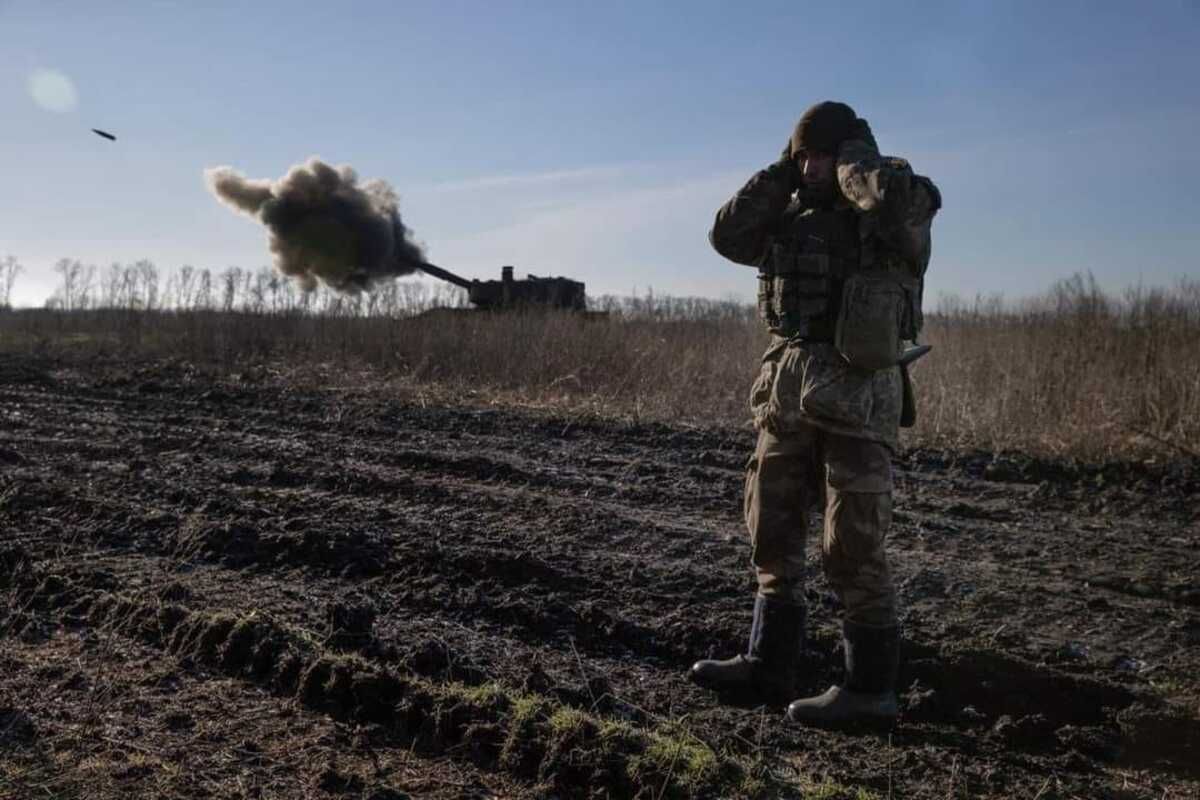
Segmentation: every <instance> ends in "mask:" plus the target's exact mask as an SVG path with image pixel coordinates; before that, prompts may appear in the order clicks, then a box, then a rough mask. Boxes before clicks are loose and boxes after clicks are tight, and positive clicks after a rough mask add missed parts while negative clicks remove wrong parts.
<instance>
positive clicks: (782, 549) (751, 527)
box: [744, 426, 824, 606]
mask: <svg viewBox="0 0 1200 800" xmlns="http://www.w3.org/2000/svg"><path fill="white" fill-rule="evenodd" d="M820 433H821V432H820V431H818V430H817V429H815V428H810V427H807V426H805V427H804V428H802V429H801V430H799V431H797V432H795V433H789V434H784V435H782V436H780V435H776V434H773V433H771V432H770V431H762V432H760V433H759V435H758V445H757V446H756V447H755V449H754V457H753V458H752V459H751V461H750V464H749V466H748V467H747V470H746V487H745V495H744V503H745V509H744V510H745V517H746V529H747V531H748V532H749V534H750V562H751V564H753V565H754V571H755V575H756V577H757V578H758V593H759V594H760V595H762V596H764V597H769V598H772V599H777V600H780V601H784V602H789V603H792V604H793V605H801V606H802V605H804V584H805V580H804V579H805V544H806V542H807V538H808V518H809V516H810V514H811V513H812V512H813V511H814V510H815V509H817V508H818V503H819V502H820V500H821V492H822V482H823V479H824V474H823V473H824V469H823V463H822V457H821V451H820V438H821V437H820Z"/></svg>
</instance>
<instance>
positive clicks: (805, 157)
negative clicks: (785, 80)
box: [791, 100, 858, 190]
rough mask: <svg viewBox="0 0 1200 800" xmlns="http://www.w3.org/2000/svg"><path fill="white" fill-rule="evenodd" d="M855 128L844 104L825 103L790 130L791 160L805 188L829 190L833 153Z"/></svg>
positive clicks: (853, 116) (855, 122) (855, 118)
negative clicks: (794, 163)
mask: <svg viewBox="0 0 1200 800" xmlns="http://www.w3.org/2000/svg"><path fill="white" fill-rule="evenodd" d="M857 127H858V115H857V114H855V113H854V109H852V108H850V106H848V105H846V104H845V103H835V102H833V101H830V100H826V101H825V102H822V103H817V104H816V105H815V106H812V107H811V108H809V109H808V110H807V111H805V112H804V113H803V114H802V115H801V116H800V121H799V122H797V123H796V127H795V129H794V130H793V131H792V139H791V149H792V158H793V159H794V160H795V162H796V167H797V168H798V169H799V171H800V176H801V179H802V180H803V181H804V185H805V186H806V187H807V188H809V189H817V190H821V189H828V190H832V189H833V185H834V179H835V177H836V176H835V169H834V167H835V162H836V161H837V151H838V148H839V147H840V146H841V144H842V142H844V141H846V140H847V139H849V138H851V137H852V136H853V135H854V133H855V131H856V130H857Z"/></svg>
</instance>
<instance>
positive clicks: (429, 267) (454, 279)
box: [417, 261, 471, 289]
mask: <svg viewBox="0 0 1200 800" xmlns="http://www.w3.org/2000/svg"><path fill="white" fill-rule="evenodd" d="M417 267H418V268H419V269H420V270H421V271H422V272H424V273H426V274H427V275H432V276H433V277H435V278H441V279H442V280H444V281H447V282H449V283H453V284H454V285H455V286H461V287H462V288H464V289H470V288H471V281H469V280H467V279H466V278H460V277H459V276H458V275H455V274H454V273H453V272H450V271H448V270H444V269H442V268H441V267H439V266H436V265H434V264H428V263H426V262H424V261H422V262H421V263H419V264H417Z"/></svg>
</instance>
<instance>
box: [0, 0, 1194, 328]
mask: <svg viewBox="0 0 1200 800" xmlns="http://www.w3.org/2000/svg"><path fill="white" fill-rule="evenodd" d="M1198 53H1200V3H1198V2H1196V0H1172V1H1167V0H1164V1H1163V2H1147V3H1140V4H1134V3H1131V2H1120V3H1118V2H1112V3H1108V2H1079V3H1075V2H1052V3H1045V2H1043V3H1018V2H925V3H909V4H895V3H888V4H878V5H875V4H867V3H858V4H855V5H854V6H853V7H852V8H851V9H849V10H848V9H846V8H843V7H842V6H841V4H837V3H829V2H821V3H797V2H793V3H751V2H745V3H737V4H735V3H729V2H689V3H682V2H680V3H665V2H659V3H655V2H630V3H625V2H605V3H583V2H525V3H517V2H489V3H482V2H478V3H474V2H437V3H432V2H431V3H399V2H350V3H343V4H332V3H329V4H315V5H314V6H313V7H308V6H301V5H300V4H298V3H277V2H266V1H265V0H264V1H262V2H256V3H253V4H248V3H236V4H235V3H220V2H211V3H203V4H201V3H188V2H165V1H164V2H144V3H136V2H120V3H118V2H108V3H84V2H81V1H80V2H54V1H53V0H8V1H7V2H6V1H5V0H0V110H2V118H3V124H0V180H2V187H3V189H4V190H3V191H0V256H3V255H6V254H12V255H15V256H17V257H18V258H19V259H20V260H21V261H22V262H23V263H24V264H25V265H26V272H25V273H24V274H23V275H22V276H21V277H20V279H19V280H18V282H17V285H16V295H17V297H16V298H15V299H16V300H17V301H18V302H19V303H21V304H35V303H40V302H41V301H42V300H43V299H44V298H45V297H46V295H48V294H49V292H50V291H51V290H52V288H53V286H54V278H55V276H54V274H53V271H52V265H53V264H54V262H55V261H56V260H57V259H59V258H62V257H70V258H78V259H81V260H83V261H85V262H92V263H96V264H99V265H102V266H103V265H107V264H109V263H111V262H114V261H121V262H127V261H133V260H136V259H140V258H149V259H151V260H153V261H155V262H156V263H157V264H158V265H159V266H160V268H164V269H165V268H172V267H176V266H179V265H181V264H185V263H186V264H192V265H195V266H197V267H210V268H214V269H223V268H224V267H226V266H229V265H240V266H243V267H258V266H261V265H265V264H267V263H269V256H268V253H267V250H266V243H265V235H264V232H263V231H262V230H261V229H260V228H259V227H258V226H257V225H256V224H255V223H254V222H253V221H252V220H249V219H248V218H245V217H242V216H238V215H235V214H233V213H231V212H230V211H229V210H228V209H227V208H225V207H224V206H221V205H219V204H218V203H217V202H216V201H215V200H214V199H213V198H212V196H211V195H209V194H208V192H207V190H206V188H205V184H204V181H203V175H202V173H203V170H204V169H205V168H206V167H211V166H216V165H222V164H228V165H231V166H233V167H235V168H237V169H238V170H240V171H242V172H244V173H246V174H247V175H250V176H252V177H270V178H275V177H279V176H281V175H282V174H283V173H284V172H285V171H286V170H287V168H288V167H289V166H290V165H292V164H294V163H296V162H299V161H302V160H303V159H305V158H307V157H309V156H312V155H318V156H320V157H322V158H324V159H325V160H327V161H330V162H333V163H349V164H351V165H353V166H354V167H355V168H356V169H357V170H358V172H359V174H360V175H362V176H363V177H364V178H372V177H379V178H384V179H386V180H388V181H389V182H390V183H391V184H392V185H393V186H394V187H395V188H396V189H397V191H398V192H399V193H400V196H401V211H402V213H403V215H404V218H405V221H406V222H407V223H408V224H409V225H410V227H411V228H413V230H414V231H415V233H416V236H417V238H418V239H419V240H421V241H422V242H423V243H425V244H426V246H427V247H428V254H429V257H430V260H431V261H433V262H434V263H437V264H440V265H442V266H444V267H446V268H448V269H451V270H453V271H456V272H459V273H460V274H463V275H465V276H468V277H478V278H491V277H496V276H497V275H498V273H499V268H500V266H501V265H502V264H515V265H517V272H518V273H519V274H521V273H524V272H531V273H535V274H561V275H568V276H571V277H575V278H577V279H580V280H583V281H585V282H586V283H587V285H588V290H589V293H592V294H602V293H616V294H629V293H631V292H635V291H636V292H639V293H640V292H644V291H645V290H646V289H647V288H649V287H652V288H653V289H654V291H655V292H657V293H666V294H677V295H703V296H709V297H715V298H722V297H729V296H738V297H741V298H746V299H748V298H750V297H751V295H752V293H753V291H754V279H753V272H752V270H750V269H748V268H745V267H738V266H736V265H733V264H730V263H728V262H725V261H723V260H722V259H721V258H720V257H719V256H717V255H716V254H715V253H714V252H712V250H711V249H710V248H709V246H708V243H707V240H706V232H707V229H708V227H709V225H710V224H711V221H712V216H713V213H714V212H715V210H716V208H717V207H718V206H719V205H720V204H721V203H722V202H724V200H725V199H726V198H727V197H728V196H729V195H730V194H732V193H733V192H734V191H735V190H736V189H737V188H738V187H739V186H740V185H741V183H742V182H743V181H744V180H745V179H746V178H747V177H749V175H750V174H751V173H752V172H753V171H754V170H756V169H758V168H760V167H761V166H764V165H765V164H767V163H769V162H770V161H772V160H774V159H775V158H776V157H777V155H778V153H779V150H780V149H781V147H782V145H783V142H784V140H785V139H786V137H787V135H788V134H789V132H790V130H791V127H792V125H793V123H794V122H795V119H796V117H797V116H798V115H799V114H800V113H801V112H802V111H803V109H804V108H805V107H807V106H808V105H809V104H811V103H812V102H815V101H817V100H823V99H839V100H843V101H846V102H848V103H850V104H851V105H852V106H854V107H855V109H856V110H858V112H859V113H860V114H861V115H862V116H864V117H866V118H867V119H868V120H869V121H870V122H871V124H872V126H873V128H874V130H875V133H876V136H877V138H878V139H879V142H880V145H881V148H882V149H883V150H884V151H886V152H889V153H892V154H895V155H901V156H904V157H906V158H908V159H909V160H910V161H911V162H912V164H913V166H914V168H915V169H916V170H917V171H918V172H921V173H924V174H927V175H929V176H930V177H932V178H933V179H934V180H935V181H936V182H937V183H938V185H939V187H940V188H941V190H942V193H943V196H944V198H945V208H944V209H943V211H942V213H941V214H940V215H939V216H938V219H937V220H936V222H935V225H934V259H933V263H932V266H931V268H930V273H929V276H928V283H929V288H928V289H927V292H926V297H927V298H930V297H936V296H937V294H938V293H940V292H946V293H956V294H961V295H967V296H970V295H973V294H975V293H976V292H984V293H992V292H1003V293H1005V294H1006V295H1008V296H1021V295H1027V294H1033V293H1036V292H1038V291H1040V290H1042V289H1044V288H1046V287H1048V286H1049V285H1050V284H1051V283H1052V282H1053V281H1054V280H1055V279H1057V278H1060V277H1065V276H1067V275H1070V274H1071V273H1073V272H1076V271H1083V270H1091V271H1092V272H1093V273H1094V274H1095V275H1096V277H1097V278H1098V279H1099V280H1100V282H1101V283H1102V284H1103V285H1105V286H1109V287H1113V288H1118V287H1123V286H1125V285H1128V284H1131V283H1137V282H1142V283H1145V284H1154V285H1158V284H1170V283H1173V282H1174V281H1175V280H1177V279H1178V278H1180V277H1192V278H1197V277H1200V263H1198V261H1197V253H1200V192H1198V188H1197V187H1198V186H1200V181H1198V180H1197V179H1198V178H1200V147H1198V145H1197V143H1198V142H1200V87H1198V81H1197V76H1200V55H1198ZM38 70H54V71H57V72H59V73H61V74H63V75H65V76H67V77H68V78H69V79H70V80H71V81H72V83H73V84H74V86H75V88H76V91H77V104H76V105H75V107H74V109H73V110H70V111H52V110H47V109H46V108H44V107H42V106H39V105H38V103H36V102H35V101H34V98H33V96H32V95H31V91H30V81H31V77H32V76H33V75H34V74H35V72H37V71H38ZM93 127H97V128H103V129H106V130H110V131H112V132H113V133H115V134H117V135H118V137H119V139H118V141H117V142H108V141H106V140H103V139H100V138H99V137H96V136H94V135H92V134H91V133H90V131H89V128H93Z"/></svg>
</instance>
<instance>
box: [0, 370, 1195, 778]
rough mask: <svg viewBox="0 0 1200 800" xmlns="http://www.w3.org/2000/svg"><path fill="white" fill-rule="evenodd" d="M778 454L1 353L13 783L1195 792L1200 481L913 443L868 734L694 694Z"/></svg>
mask: <svg viewBox="0 0 1200 800" xmlns="http://www.w3.org/2000/svg"><path fill="white" fill-rule="evenodd" d="M752 444H753V434H752V432H751V431H750V430H749V429H748V428H712V429H698V428H694V427H683V426H669V425H662V424H630V423H628V422H622V421H606V420H599V419H595V418H591V417H584V416H571V415H569V414H562V413H548V412H543V411H535V410H522V409H513V408H493V407H487V406H486V405H484V404H483V402H482V399H481V398H479V397H473V398H471V397H468V398H465V399H464V400H462V401H461V402H457V403H450V402H447V400H446V398H445V397H444V396H443V397H438V396H436V395H430V394H427V393H424V392H423V391H421V390H416V389H413V388H411V387H409V388H404V387H398V386H389V385H385V384H384V383H383V382H381V381H379V380H378V379H377V378H372V377H370V376H346V375H342V374H339V373H337V372H336V371H329V372H328V373H327V374H324V375H322V374H309V375H308V376H307V377H306V378H304V379H299V378H297V377H295V376H287V375H284V374H282V373H280V372H278V371H273V370H271V369H268V368H265V367H256V368H252V369H247V370H245V371H243V372H240V373H235V374H224V375H221V376H217V375H215V374H214V373H210V372H207V371H205V370H203V369H199V368H196V367H194V366H191V365H189V364H185V363H179V362H170V363H154V364H142V365H138V364H127V363H103V364H90V365H83V364H69V363H65V362H61V361H58V362H52V361H37V360H31V359H28V358H16V357H11V356H9V357H5V356H0V597H2V601H0V797H3V798H9V797H13V798H17V797H21V798H24V797H105V798H108V797H114V798H115V797H170V798H184V797H187V798H191V797H212V798H234V797H246V798H251V797H253V798H268V797H271V798H298V797H314V798H315V797H341V798H346V797H362V798H373V799H374V800H387V799H388V798H393V799H394V798H403V797H431V798H458V797H481V798H482V797H552V796H558V797H625V796H640V797H646V798H658V797H687V796H699V797H723V796H724V797H734V796H746V795H751V794H757V795H758V796H762V797H823V798H836V797H846V798H867V797H878V798H885V797H907V798H953V797H972V798H974V797H985V798H991V797H994V798H1001V797H1003V798H1010V797H1014V798H1016V797H1021V798H1039V800H1044V799H1047V798H1075V797H1077V798H1140V797H1146V798H1193V797H1200V722H1198V721H1197V715H1198V711H1200V709H1198V702H1200V700H1198V698H1200V677H1197V676H1198V675H1200V549H1198V545H1200V501H1198V500H1197V497H1198V494H1197V490H1198V489H1200V470H1198V469H1197V468H1196V465H1194V464H1189V463H1188V462H1186V461H1179V460H1175V461H1171V460H1169V459H1165V460H1163V461H1162V462H1160V463H1150V464H1147V463H1140V464H1109V465H1104V466H1080V465H1077V464H1072V463H1069V462H1063V461H1045V460H1042V461H1039V460H1035V459H1031V458H1023V457H1019V456H1013V455H1008V456H1001V457H996V456H993V455H990V454H983V453H951V452H931V451H922V450H913V451H909V452H906V453H904V454H903V455H902V457H900V458H899V459H898V460H897V462H896V470H897V473H896V474H897V481H898V489H897V508H898V512H897V515H896V524H895V526H894V529H893V531H892V535H891V540H890V553H891V557H892V563H893V565H894V570H895V573H896V576H897V581H898V585H899V592H900V595H901V599H902V602H903V608H904V610H903V621H904V631H905V637H906V640H905V645H904V664H903V666H902V669H901V683H902V686H903V693H902V705H903V707H904V711H903V715H902V717H901V719H900V721H899V723H898V724H897V725H896V726H895V727H894V728H893V729H892V730H890V731H885V732H851V733H844V732H826V731H818V730H811V729H804V728H799V727H790V726H784V725H782V724H781V716H780V713H779V711H780V710H779V709H776V708H767V707H763V706H760V705H756V704H755V702H754V700H753V698H745V697H717V696H715V695H713V694H712V693H710V692H706V691H703V690H701V689H699V688H697V687H694V686H692V685H690V684H689V683H688V682H687V680H686V679H685V675H686V671H687V668H688V666H689V665H690V663H691V662H692V661H693V660H694V659H696V658H698V657H704V656H709V655H727V654H732V653H734V652H736V651H738V650H739V649H740V648H742V647H743V646H744V642H745V637H746V632H747V628H748V622H749V615H750V609H751V605H752V600H753V591H754V584H753V580H752V576H751V572H750V570H749V568H748V563H747V557H748V553H747V546H746V543H745V541H744V533H743V529H742V526H741V522H740V519H739V508H740V496H741V489H742V467H743V464H744V463H745V460H746V458H747V456H748V455H749V452H750V450H751V447H752ZM813 544H814V545H815V543H813ZM810 550H812V548H811V547H810ZM814 555H815V551H814ZM819 573H820V570H819V569H814V574H813V579H812V583H811V589H810V591H809V600H810V610H811V620H810V625H811V629H812V631H811V634H810V641H809V649H808V654H807V656H806V658H805V660H804V663H803V665H802V672H801V675H800V680H801V685H802V686H803V687H804V688H805V689H812V690H820V689H823V688H824V687H825V686H827V685H828V684H830V683H831V682H834V681H836V680H837V678H838V676H839V669H840V667H839V665H840V655H841V654H840V651H839V650H838V636H837V620H838V607H837V601H836V599H835V598H834V597H833V596H832V595H831V594H830V592H829V591H828V586H827V584H826V583H825V581H824V579H823V578H822V577H821V576H820V574H819Z"/></svg>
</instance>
